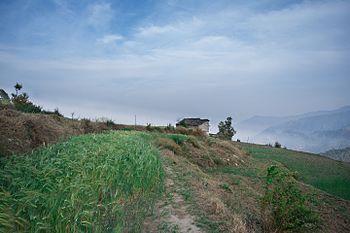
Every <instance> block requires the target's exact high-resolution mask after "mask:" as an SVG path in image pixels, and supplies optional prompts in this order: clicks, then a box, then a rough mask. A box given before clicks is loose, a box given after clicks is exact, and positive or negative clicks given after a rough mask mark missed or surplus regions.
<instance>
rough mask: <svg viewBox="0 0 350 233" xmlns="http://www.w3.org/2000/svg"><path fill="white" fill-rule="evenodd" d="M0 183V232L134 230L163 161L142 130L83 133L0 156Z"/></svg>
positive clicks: (155, 189)
mask: <svg viewBox="0 0 350 233" xmlns="http://www.w3.org/2000/svg"><path fill="white" fill-rule="evenodd" d="M0 187H1V189H0V213H1V215H0V232H121V231H139V230H140V228H141V226H142V223H143V220H144V218H145V215H146V213H147V212H148V211H149V209H150V207H152V206H153V204H154V200H155V198H156V197H158V196H159V193H160V191H161V190H162V187H163V168H162V165H161V162H160V160H159V154H158V151H157V150H156V149H154V148H153V147H152V146H151V144H150V141H149V140H148V139H147V137H144V135H143V134H142V133H136V132H110V133H106V134H98V135H97V134H90V135H84V136H78V137H74V138H72V139H71V140H69V141H68V142H64V143H60V144H56V145H53V146H49V147H47V148H45V149H40V150H37V151H35V152H33V153H32V154H30V155H27V156H12V157H10V158H2V159H1V160H0Z"/></svg>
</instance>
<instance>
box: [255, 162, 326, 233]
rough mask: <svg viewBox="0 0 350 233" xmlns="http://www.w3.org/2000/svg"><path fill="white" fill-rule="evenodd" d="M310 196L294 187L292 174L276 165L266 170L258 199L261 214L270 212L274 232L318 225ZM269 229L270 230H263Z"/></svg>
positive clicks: (296, 230) (310, 228)
mask: <svg viewBox="0 0 350 233" xmlns="http://www.w3.org/2000/svg"><path fill="white" fill-rule="evenodd" d="M309 202H310V198H309V197H308V196H307V195H305V194H303V193H302V191H301V190H299V188H298V187H297V184H296V182H295V180H294V179H293V178H292V174H291V173H290V172H288V171H286V170H284V169H282V168H280V167H278V166H276V165H272V166H270V167H269V168H268V169H267V176H266V188H265V195H264V196H263V198H262V209H263V214H264V216H266V213H267V214H268V213H270V214H271V216H272V219H271V220H272V223H271V222H266V226H267V228H269V227H271V226H273V228H274V229H273V231H274V232H284V231H292V232H305V231H308V230H314V229H317V228H319V226H320V217H319V215H318V213H316V212H315V211H313V210H312V209H311V208H310V207H309V206H308V203H309ZM266 230H271V229H266Z"/></svg>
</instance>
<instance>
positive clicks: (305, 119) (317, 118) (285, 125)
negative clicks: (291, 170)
mask: <svg viewBox="0 0 350 233" xmlns="http://www.w3.org/2000/svg"><path fill="white" fill-rule="evenodd" d="M258 126H259V127H258ZM237 129H238V130H242V131H243V134H246V133H249V134H250V141H252V142H256V143H261V144H267V143H274V142H275V141H278V142H280V143H282V145H285V146H287V147H288V148H291V149H296V150H301V151H308V152H313V153H320V152H324V151H326V150H330V149H332V148H344V147H346V146H349V145H350V107H349V106H347V107H343V108H340V109H337V110H333V111H319V112H311V113H306V114H302V115H297V116H288V117H253V118H251V119H249V120H247V121H244V122H242V123H240V124H238V128H237ZM245 131H246V132H245Z"/></svg>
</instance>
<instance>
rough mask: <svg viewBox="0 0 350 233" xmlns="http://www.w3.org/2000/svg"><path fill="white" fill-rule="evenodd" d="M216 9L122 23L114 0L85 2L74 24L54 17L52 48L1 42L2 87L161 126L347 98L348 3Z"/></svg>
mask: <svg viewBox="0 0 350 233" xmlns="http://www.w3.org/2000/svg"><path fill="white" fill-rule="evenodd" d="M61 1H62V0H61ZM261 4H262V3H261ZM222 5H224V6H225V7H221V8H219V7H218V6H216V7H215V10H211V8H210V7H209V6H208V7H207V9H205V10H203V11H202V10H195V11H194V13H191V14H189V13H186V14H182V9H180V10H179V11H180V12H177V13H178V14H174V15H169V17H168V18H167V19H166V20H164V19H163V17H162V18H161V20H157V18H152V15H151V16H150V15H142V16H139V17H140V18H141V19H139V18H137V19H135V17H136V16H132V17H131V16H130V17H131V18H123V19H120V18H119V14H117V12H121V11H122V10H123V9H116V5H112V4H109V3H108V2H102V3H101V2H99V3H91V4H90V5H89V6H87V7H85V8H84V7H83V8H82V10H81V12H80V14H79V12H78V13H77V12H75V13H74V14H73V16H72V20H73V21H74V23H72V25H73V26H69V25H70V24H68V23H66V22H65V23H64V24H62V23H61V22H60V21H58V22H57V21H56V20H52V21H50V27H53V28H59V29H60V30H58V32H57V33H54V35H52V37H53V38H55V39H54V40H50V41H48V42H47V43H48V44H49V48H50V49H46V47H45V46H44V45H40V46H37V47H30V50H26V49H23V50H21V51H18V48H19V47H20V46H17V47H16V48H17V49H4V48H6V47H8V46H6V44H4V42H2V46H0V50H2V51H6V52H3V53H0V68H1V70H2V74H1V76H0V77H6V78H3V79H1V80H0V84H1V85H6V86H8V87H11V86H12V85H13V83H14V82H16V81H21V80H18V79H20V78H21V79H24V81H23V83H24V85H25V87H28V88H30V90H31V91H32V92H30V93H33V94H32V96H33V98H36V100H38V102H39V103H40V101H44V103H45V105H46V104H47V105H48V106H53V105H55V104H57V105H59V106H58V107H60V106H63V107H60V108H62V109H64V108H65V107H67V109H68V108H69V109H73V108H76V109H77V110H75V112H79V111H81V112H84V114H85V113H86V112H87V109H88V107H86V106H87V105H92V106H94V108H95V107H96V108H97V109H99V111H97V112H100V113H101V114H103V113H104V112H106V114H107V113H108V114H113V113H114V114H115V115H116V116H119V115H128V114H129V113H137V114H138V115H140V117H141V116H142V115H144V116H145V115H147V116H151V115H152V116H155V115H156V116H155V118H154V119H157V120H159V121H162V122H164V121H165V122H166V121H167V122H170V121H171V120H175V119H176V118H178V117H180V116H202V117H209V118H211V119H213V120H215V119H216V120H218V119H223V118H224V117H226V116H228V115H233V116H234V119H237V118H240V119H242V118H244V117H248V116H249V115H253V114H270V115H271V114H272V115H274V114H277V115H281V114H282V115H283V114H285V115H288V114H294V113H297V112H303V111H305V112H306V111H312V110H319V109H327V108H335V107H338V106H340V105H345V104H349V103H348V99H350V96H349V92H348V90H347V88H346V87H347V86H349V85H350V80H349V78H348V74H349V73H350V67H349V66H348V64H347V63H348V62H347V61H349V60H350V55H349V48H350V46H349V43H350V42H349V41H350V38H349V35H350V32H349V29H348V27H347V22H349V21H350V4H349V3H348V2H346V1H312V2H311V1H310V2H309V1H307V2H301V3H299V4H293V5H288V6H284V7H279V8H274V9H272V10H271V9H263V10H261V9H260V8H261V6H260V8H249V7H247V6H246V5H239V4H237V3H236V5H230V4H228V5H227V6H226V5H225V4H222ZM262 5H263V4H262ZM64 6H65V8H67V9H70V10H71V11H72V9H77V7H76V8H74V7H72V6H66V5H64ZM139 7H142V5H139ZM169 7H171V5H170V6H169ZM185 8H186V9H190V8H191V7H186V6H185ZM176 10H178V8H176ZM188 11H190V10H186V12H188ZM166 12H170V9H168V10H167V11H166ZM191 12H192V11H191ZM158 13H159V14H161V13H162V12H154V13H151V14H158ZM79 15H82V17H81V18H75V17H77V16H79ZM130 15H132V14H130ZM53 18H55V17H53ZM116 21H118V22H121V21H123V22H124V24H122V25H123V27H121V26H120V25H121V24H117V25H118V26H115V25H116V24H115V22H116ZM51 23H52V25H51ZM56 24H57V27H54V26H56ZM126 27H127V28H128V29H129V30H125V28H126ZM67 28H68V29H67ZM29 29H30V28H29ZM29 29H28V31H30V30H29ZM123 29H124V30H123ZM60 35H61V36H60ZM67 35H69V36H67ZM0 38H1V37H0ZM96 38H97V39H96ZM38 43H39V42H38ZM50 43H52V44H50ZM116 44H117V45H118V46H115V45H116ZM101 45H105V46H101ZM24 47H25V46H24ZM63 50H65V53H63V52H62V51H63ZM38 51H40V52H38ZM47 51H50V53H48V52H47ZM49 55H51V56H52V57H50V56H49ZM47 87H50V88H47ZM78 89H79V91H78ZM62 93H64V95H62ZM91 93H94V94H93V95H92V94H91ZM79 102H81V104H80V103H79ZM85 105H86V106H85ZM53 107H55V106H53ZM91 112H92V110H91ZM95 112H96V110H95V111H94V113H95ZM92 114H93V113H91V115H92ZM131 115H132V114H131ZM144 121H145V122H146V121H147V120H146V119H145V120H144ZM149 122H150V121H149ZM167 122H166V123H167Z"/></svg>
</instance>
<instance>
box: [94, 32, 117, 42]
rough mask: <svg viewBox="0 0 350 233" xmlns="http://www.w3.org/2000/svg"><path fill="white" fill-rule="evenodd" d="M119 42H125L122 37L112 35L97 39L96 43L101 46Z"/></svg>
mask: <svg viewBox="0 0 350 233" xmlns="http://www.w3.org/2000/svg"><path fill="white" fill-rule="evenodd" d="M118 40H123V37H122V36H120V35H115V34H112V35H105V36H103V37H101V38H97V39H96V42H97V43H101V44H114V43H115V42H117V41H118Z"/></svg>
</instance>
